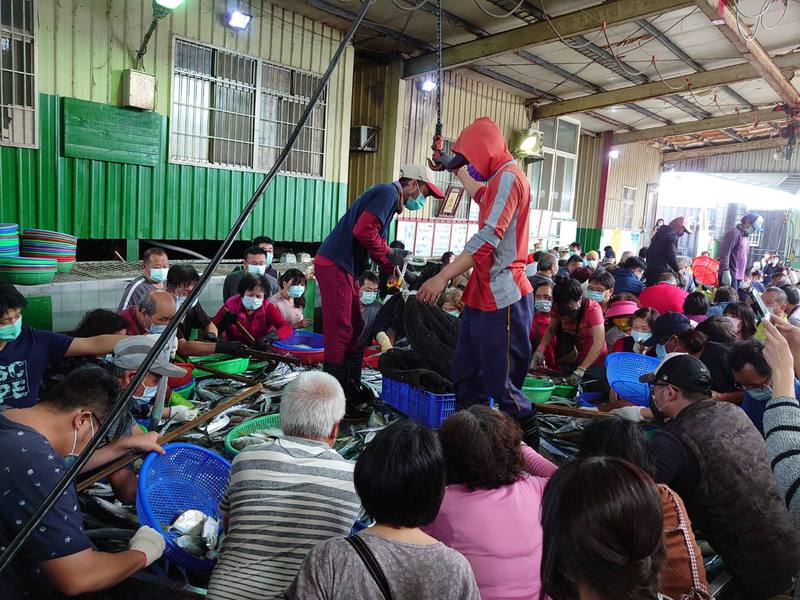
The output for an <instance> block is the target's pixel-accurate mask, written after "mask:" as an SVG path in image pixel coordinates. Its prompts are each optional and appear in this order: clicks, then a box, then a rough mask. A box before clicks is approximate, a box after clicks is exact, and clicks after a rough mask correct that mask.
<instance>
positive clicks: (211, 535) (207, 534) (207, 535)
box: [202, 517, 219, 550]
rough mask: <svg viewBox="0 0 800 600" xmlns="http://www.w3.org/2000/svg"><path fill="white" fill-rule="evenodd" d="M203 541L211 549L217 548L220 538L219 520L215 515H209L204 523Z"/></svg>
mask: <svg viewBox="0 0 800 600" xmlns="http://www.w3.org/2000/svg"><path fill="white" fill-rule="evenodd" d="M202 538H203V543H204V544H205V545H206V548H208V549H209V550H215V549H216V547H217V541H218V540H219V521H217V520H216V519H215V518H214V517H208V518H207V519H206V522H205V523H203V533H202Z"/></svg>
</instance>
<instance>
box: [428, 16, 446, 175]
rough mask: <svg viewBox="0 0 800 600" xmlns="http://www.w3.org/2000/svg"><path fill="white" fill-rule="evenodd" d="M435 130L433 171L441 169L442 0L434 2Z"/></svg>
mask: <svg viewBox="0 0 800 600" xmlns="http://www.w3.org/2000/svg"><path fill="white" fill-rule="evenodd" d="M436 42H437V43H436V132H435V133H434V134H433V143H432V144H431V150H433V154H432V155H431V158H429V159H428V166H429V167H430V168H431V169H432V170H434V171H441V170H442V166H441V164H440V163H439V162H438V161H439V158H440V157H441V156H442V152H443V150H444V126H443V125H442V0H438V1H437V3H436Z"/></svg>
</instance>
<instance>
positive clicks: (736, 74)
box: [534, 52, 800, 118]
mask: <svg viewBox="0 0 800 600" xmlns="http://www.w3.org/2000/svg"><path fill="white" fill-rule="evenodd" d="M775 64H776V65H777V67H778V68H779V69H782V70H786V71H787V72H789V73H792V72H794V71H795V70H796V69H797V68H800V52H794V53H792V54H786V55H784V56H780V57H778V58H776V59H775ZM759 77H760V74H759V73H758V72H757V71H756V69H755V68H754V67H753V66H752V65H749V64H739V65H733V66H730V67H722V68H719V69H712V70H710V71H703V72H702V73H695V74H693V75H681V76H678V77H672V78H670V79H665V80H664V81H653V82H650V83H645V84H641V85H637V86H630V87H626V88H620V89H618V90H611V91H609V92H603V93H601V94H593V95H591V96H582V97H580V98H573V99H570V100H563V101H561V102H554V103H551V104H544V105H542V106H539V107H537V108H536V109H535V110H534V116H535V117H536V118H547V117H558V116H561V115H569V114H573V113H578V112H584V111H587V110H594V109H598V108H605V107H608V106H615V105H618V104H624V103H626V102H637V101H639V100H646V99H648V98H659V97H662V96H668V95H670V94H674V88H676V87H679V86H684V87H685V86H686V80H687V79H688V80H689V81H690V82H691V84H692V89H702V88H707V87H712V86H715V85H724V84H726V83H734V82H737V81H746V80H748V79H757V78H759Z"/></svg>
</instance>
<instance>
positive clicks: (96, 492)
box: [85, 481, 114, 496]
mask: <svg viewBox="0 0 800 600" xmlns="http://www.w3.org/2000/svg"><path fill="white" fill-rule="evenodd" d="M85 493H87V494H89V495H90V496H113V495H114V490H112V489H111V486H110V485H109V484H107V483H100V482H99V481H98V482H97V483H95V484H94V485H92V487H90V488H89V489H88V490H86V492H85Z"/></svg>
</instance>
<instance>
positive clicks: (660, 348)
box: [656, 344, 667, 360]
mask: <svg viewBox="0 0 800 600" xmlns="http://www.w3.org/2000/svg"><path fill="white" fill-rule="evenodd" d="M666 355H667V349H666V348H665V347H664V344H656V356H657V357H658V359H659V360H664V357H665V356H666Z"/></svg>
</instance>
